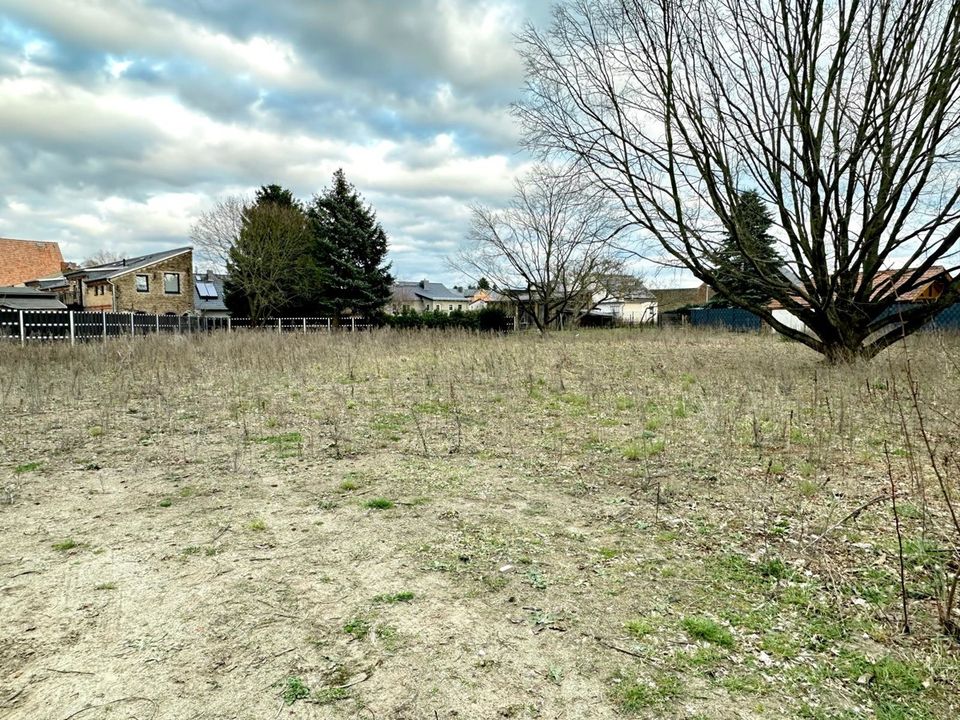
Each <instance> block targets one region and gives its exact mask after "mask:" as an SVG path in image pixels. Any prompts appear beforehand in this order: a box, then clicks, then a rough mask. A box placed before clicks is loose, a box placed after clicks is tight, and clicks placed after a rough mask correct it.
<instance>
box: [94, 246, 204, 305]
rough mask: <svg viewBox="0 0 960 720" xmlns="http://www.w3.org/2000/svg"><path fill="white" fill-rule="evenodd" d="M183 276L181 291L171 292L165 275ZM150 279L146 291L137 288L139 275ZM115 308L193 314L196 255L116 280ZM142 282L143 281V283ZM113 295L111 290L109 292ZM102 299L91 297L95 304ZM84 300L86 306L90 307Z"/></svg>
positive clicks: (180, 257) (161, 262)
mask: <svg viewBox="0 0 960 720" xmlns="http://www.w3.org/2000/svg"><path fill="white" fill-rule="evenodd" d="M168 274H175V275H178V276H179V283H178V285H179V292H176V293H172V292H167V290H166V289H165V282H164V281H165V276H166V275H168ZM138 275H141V276H146V285H147V289H146V291H145V292H144V291H142V285H141V289H137V276H138ZM111 282H112V283H113V293H114V297H113V302H112V305H113V309H114V310H115V311H116V312H145V313H149V314H151V315H164V314H166V313H173V314H175V315H185V314H187V313H192V312H193V307H194V305H193V253H192V252H185V253H183V254H182V255H177V256H176V257H172V258H167V259H166V260H161V261H160V262H158V263H154V264H153V265H147V266H146V267H143V268H139V269H137V270H131V271H130V272H128V273H125V274H123V275H120V276H119V277H115V278H113V280H112V281H111ZM141 283H142V280H141ZM108 292H109V291H108ZM103 297H104V296H101V297H100V298H96V297H94V298H91V299H92V300H93V301H94V304H97V300H99V299H102V298H103ZM86 299H87V298H86V297H84V306H85V307H87V305H86Z"/></svg>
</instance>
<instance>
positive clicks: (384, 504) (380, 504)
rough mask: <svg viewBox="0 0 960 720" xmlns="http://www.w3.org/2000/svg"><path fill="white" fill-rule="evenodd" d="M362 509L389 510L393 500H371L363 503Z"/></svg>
mask: <svg viewBox="0 0 960 720" xmlns="http://www.w3.org/2000/svg"><path fill="white" fill-rule="evenodd" d="M364 507H366V508H369V509H370V510H389V509H390V508H392V507H393V500H389V499H387V498H373V499H372V500H367V502H365V503H364Z"/></svg>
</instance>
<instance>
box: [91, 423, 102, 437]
mask: <svg viewBox="0 0 960 720" xmlns="http://www.w3.org/2000/svg"><path fill="white" fill-rule="evenodd" d="M89 432H90V437H101V436H102V435H103V428H102V427H101V426H100V425H94V426H93V427H92V428H90V430H89Z"/></svg>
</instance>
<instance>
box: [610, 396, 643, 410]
mask: <svg viewBox="0 0 960 720" xmlns="http://www.w3.org/2000/svg"><path fill="white" fill-rule="evenodd" d="M613 404H614V407H616V408H617V410H620V411H624V410H633V409H634V408H635V407H636V406H637V401H636V400H634V399H633V398H632V397H627V396H620V397H618V398H617V399H615V400H614V401H613Z"/></svg>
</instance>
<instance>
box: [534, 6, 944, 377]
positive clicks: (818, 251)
mask: <svg viewBox="0 0 960 720" xmlns="http://www.w3.org/2000/svg"><path fill="white" fill-rule="evenodd" d="M520 48H521V52H522V54H523V55H524V58H525V62H526V67H527V73H528V94H527V99H526V101H525V102H524V103H522V104H521V105H519V106H518V108H517V113H518V115H519V117H520V118H521V120H522V121H523V123H524V124H525V127H526V129H527V131H528V138H529V143H530V145H531V147H534V148H537V149H539V150H541V151H543V152H544V153H545V154H551V153H553V154H559V155H562V156H566V157H572V158H573V159H574V160H575V161H577V162H578V163H580V165H581V166H582V167H584V168H586V169H587V170H588V171H590V172H591V173H592V174H593V176H594V177H595V178H596V180H597V181H598V182H600V183H601V184H603V185H604V186H605V187H606V188H607V190H608V191H609V192H610V193H611V194H612V195H613V196H614V197H616V198H617V199H619V201H620V202H621V203H622V206H623V208H624V210H625V211H626V212H627V214H628V215H629V216H630V218H631V220H632V222H633V223H634V224H635V226H636V227H638V228H640V229H642V231H644V234H645V235H647V236H648V237H649V238H650V239H651V240H653V239H655V240H656V241H658V243H659V246H660V247H662V248H663V250H664V251H665V253H666V255H667V257H668V258H669V259H670V260H671V261H674V262H676V263H678V264H679V265H681V266H683V267H686V268H688V269H689V270H691V271H692V272H693V273H694V274H695V275H696V276H697V277H698V278H700V279H701V280H703V281H705V282H707V283H709V284H711V285H713V286H714V287H715V288H716V289H717V290H718V291H719V292H720V293H721V294H723V295H726V296H727V297H728V298H729V299H730V300H731V301H733V302H734V303H737V304H739V305H740V306H741V307H745V308H746V309H748V310H751V311H753V312H754V313H756V314H758V315H760V316H761V317H762V318H763V319H764V320H766V321H767V322H768V323H769V324H770V325H772V326H773V327H774V328H775V329H777V330H778V331H780V332H781V333H783V334H784V335H787V336H789V337H791V338H793V339H795V340H798V341H800V342H802V343H804V344H806V345H808V346H810V347H811V348H813V349H815V350H817V351H818V352H821V353H823V354H824V355H825V356H826V358H827V359H828V360H829V361H831V362H843V361H848V360H851V359H854V358H858V357H872V356H873V355H875V354H876V353H877V352H879V351H880V350H881V349H883V348H884V347H887V346H888V345H890V344H891V343H893V342H895V341H896V340H897V339H899V338H901V337H903V336H904V335H905V334H908V333H910V332H913V331H914V330H916V329H917V328H919V327H920V326H922V325H923V324H924V322H926V321H927V320H928V319H929V318H930V317H931V316H932V315H933V314H934V313H936V312H938V311H939V310H941V309H942V308H943V307H945V306H946V305H947V304H950V303H953V302H955V301H956V299H957V297H958V291H960V288H958V285H957V283H950V282H946V291H945V292H944V293H943V294H942V295H941V296H940V297H939V299H937V300H934V301H931V302H928V303H925V304H917V305H914V306H912V307H908V308H901V309H898V310H897V311H891V306H892V305H893V304H894V303H895V302H896V301H897V298H898V297H902V296H904V295H907V294H908V293H910V292H911V291H914V290H919V289H922V288H924V287H926V285H927V284H928V283H929V282H930V281H931V275H932V274H937V273H939V275H938V277H937V278H936V279H937V280H938V281H940V282H943V281H948V280H949V277H948V274H949V273H953V272H956V270H957V265H956V252H955V246H956V243H957V240H958V239H960V223H958V219H960V216H958V201H960V189H958V186H960V183H958V164H957V160H958V150H960V147H958V140H960V137H958V123H960V112H958V109H960V3H958V2H956V1H955V0H570V1H569V2H567V3H566V4H565V5H562V6H559V7H557V8H555V10H554V15H553V22H552V24H551V25H550V27H549V28H548V29H546V30H545V31H543V32H541V31H538V30H537V29H535V28H532V27H529V28H527V29H526V31H525V32H524V33H523V35H522V36H521V39H520ZM744 190H755V191H756V192H758V193H759V194H760V195H761V197H762V198H763V199H764V200H765V201H766V202H768V203H770V204H771V205H772V206H773V209H774V216H775V226H774V232H775V234H776V235H777V236H778V237H779V238H780V240H781V242H782V245H783V249H784V254H785V255H786V258H787V262H786V267H785V272H780V271H778V270H771V269H770V268H769V266H768V265H765V264H764V263H762V262H757V261H754V260H751V262H750V263H749V267H747V268H745V271H748V272H749V274H751V275H752V276H753V277H752V279H753V280H755V281H758V282H759V283H761V284H762V286H763V287H764V289H765V290H766V291H767V292H768V293H769V296H770V297H772V298H774V299H775V300H777V301H779V302H780V303H781V304H782V305H783V306H784V307H786V308H787V309H789V310H790V311H791V312H792V313H793V314H794V315H795V316H796V317H797V318H799V319H800V320H801V321H802V322H803V323H804V324H805V325H806V326H807V327H808V328H809V329H810V331H811V332H812V335H811V334H806V333H803V332H800V331H798V330H794V329H791V328H790V327H787V326H786V325H784V324H783V323H780V322H778V320H777V318H776V317H774V315H773V312H772V311H771V309H770V308H769V307H768V306H766V305H759V304H756V303H753V302H749V301H745V300H744V299H743V298H738V297H736V296H735V295H733V294H732V293H731V291H730V288H729V287H728V286H727V285H725V283H724V282H723V280H722V279H720V278H718V273H717V272H716V269H717V266H718V265H717V258H718V257H719V256H720V253H719V251H720V248H721V244H722V242H723V239H724V236H725V235H727V236H730V237H733V238H734V239H735V240H736V241H737V242H738V244H739V246H740V250H741V254H743V255H744V256H745V257H747V258H748V259H749V258H750V257H751V255H750V243H749V242H746V241H741V240H739V238H743V237H745V233H744V231H743V230H744V229H743V228H742V227H740V226H739V221H738V220H737V213H736V212H735V208H736V206H737V198H738V196H739V193H740V192H741V191H744ZM941 267H943V268H944V270H945V272H942V273H940V272H939V268H941ZM725 269H726V270H728V271H729V268H725ZM890 270H893V271H892V272H890Z"/></svg>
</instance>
